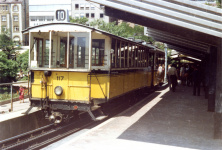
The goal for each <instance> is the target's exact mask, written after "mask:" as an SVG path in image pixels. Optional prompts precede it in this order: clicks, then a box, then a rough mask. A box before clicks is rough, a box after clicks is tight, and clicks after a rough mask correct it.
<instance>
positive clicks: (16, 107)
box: [0, 98, 29, 117]
mask: <svg viewBox="0 0 222 150" xmlns="http://www.w3.org/2000/svg"><path fill="white" fill-rule="evenodd" d="M28 108H29V99H28V98H26V99H24V103H20V101H16V102H13V111H12V112H9V109H11V103H8V104H4V105H0V117H1V115H4V114H8V113H13V112H17V111H21V110H27V109H28Z"/></svg>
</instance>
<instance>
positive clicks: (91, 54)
mask: <svg viewBox="0 0 222 150" xmlns="http://www.w3.org/2000/svg"><path fill="white" fill-rule="evenodd" d="M23 34H28V35H29V45H30V49H29V69H30V72H31V83H30V84H31V94H30V101H31V107H41V108H42V110H44V111H46V112H47V114H48V115H49V116H50V117H49V118H51V119H52V120H53V119H54V120H55V122H57V123H59V122H61V120H62V118H63V115H64V114H67V113H70V112H73V111H86V112H89V114H90V115H91V117H92V119H94V120H95V117H94V115H93V114H92V113H91V110H92V107H94V106H98V105H101V104H104V103H107V102H109V101H110V100H112V99H115V98H116V97H119V96H122V95H124V94H127V93H129V92H132V91H135V90H138V89H142V88H145V87H151V86H152V85H154V86H155V85H156V84H157V82H156V79H155V78H156V75H155V73H156V71H155V67H154V66H156V64H159V63H161V64H163V63H164V62H163V61H164V60H163V58H164V53H163V51H161V50H158V49H156V48H155V47H153V46H148V45H143V44H141V43H136V42H134V41H131V40H128V39H125V38H122V37H118V36H115V35H113V34H110V33H107V32H104V31H101V30H98V29H95V28H92V27H89V26H83V25H79V24H73V23H50V24H44V25H39V26H35V27H30V28H28V29H26V30H24V31H23ZM55 118H57V119H55ZM58 118H59V119H58Z"/></svg>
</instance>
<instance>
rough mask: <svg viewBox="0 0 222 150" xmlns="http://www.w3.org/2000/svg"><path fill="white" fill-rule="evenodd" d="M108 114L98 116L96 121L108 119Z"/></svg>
mask: <svg viewBox="0 0 222 150" xmlns="http://www.w3.org/2000/svg"><path fill="white" fill-rule="evenodd" d="M107 117H108V116H98V117H96V121H100V120H103V119H106V118H107Z"/></svg>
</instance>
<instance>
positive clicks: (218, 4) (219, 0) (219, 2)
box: [216, 0, 222, 8]
mask: <svg viewBox="0 0 222 150" xmlns="http://www.w3.org/2000/svg"><path fill="white" fill-rule="evenodd" d="M221 2H222V0H217V2H216V4H217V7H218V8H221V7H222V5H221Z"/></svg>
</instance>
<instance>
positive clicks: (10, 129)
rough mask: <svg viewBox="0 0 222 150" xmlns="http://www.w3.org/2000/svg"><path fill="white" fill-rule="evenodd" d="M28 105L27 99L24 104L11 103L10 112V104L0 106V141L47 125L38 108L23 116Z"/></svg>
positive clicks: (47, 122)
mask: <svg viewBox="0 0 222 150" xmlns="http://www.w3.org/2000/svg"><path fill="white" fill-rule="evenodd" d="M29 105H30V104H29V99H25V100H24V103H20V102H19V101H16V102H13V111H12V112H9V109H10V108H11V103H9V104H4V105H0V112H4V113H1V114H0V132H1V134H0V141H1V140H4V139H7V138H10V137H13V136H16V135H18V134H22V133H24V132H28V131H31V130H34V129H36V128H39V127H42V126H45V125H47V124H49V121H48V120H46V119H45V116H44V114H43V113H42V112H41V111H39V109H38V108H33V109H32V110H31V111H30V113H29V114H28V115H24V114H23V113H24V112H25V111H26V110H27V109H28V108H29Z"/></svg>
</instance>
